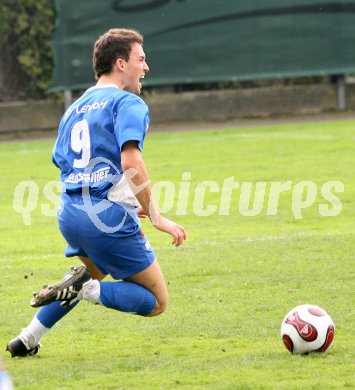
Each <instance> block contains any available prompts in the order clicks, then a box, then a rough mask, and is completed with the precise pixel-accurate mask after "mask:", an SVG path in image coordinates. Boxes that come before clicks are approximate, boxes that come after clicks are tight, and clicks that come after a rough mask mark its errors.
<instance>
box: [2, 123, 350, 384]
mask: <svg viewBox="0 0 355 390" xmlns="http://www.w3.org/2000/svg"><path fill="white" fill-rule="evenodd" d="M52 146H53V140H36V141H21V142H5V143H1V144H0V166H1V175H2V186H1V192H0V197H1V203H0V212H1V221H0V234H1V236H0V238H1V247H0V270H1V281H0V291H1V306H0V316H1V317H0V318H1V322H0V345H1V348H2V351H4V349H5V346H6V343H7V341H8V340H9V339H11V338H13V337H14V336H16V335H17V334H18V332H19V331H20V328H21V327H25V326H26V325H27V324H28V322H29V321H30V320H31V318H32V316H33V315H34V313H35V310H34V309H32V308H31V307H30V306H29V300H30V298H31V294H32V291H35V290H38V288H39V287H41V286H42V284H43V283H44V282H51V281H56V280H57V279H58V278H60V277H61V276H62V275H63V274H64V273H65V272H66V270H67V269H68V267H69V266H71V265H73V264H75V262H74V263H73V260H70V259H66V258H64V256H63V254H62V253H63V249H64V241H63V239H62V237H61V235H60V233H59V231H58V229H57V224H56V218H55V217H48V216H44V215H43V213H42V212H41V205H44V204H48V205H49V206H50V207H53V205H52V204H51V202H49V201H48V200H47V199H46V198H45V196H44V195H43V188H44V186H45V184H46V183H47V182H48V181H52V180H57V178H58V172H57V170H56V168H55V167H54V166H53V165H52V164H51V149H52ZM144 157H145V160H146V163H147V165H148V167H149V170H150V174H151V178H152V183H153V184H154V183H157V182H158V181H172V182H173V183H174V184H175V188H176V191H175V203H174V206H173V207H172V208H171V210H170V211H169V212H168V213H167V215H168V216H169V217H171V218H172V219H175V220H176V221H178V222H181V223H182V224H183V225H184V226H185V227H186V229H187V231H188V234H189V236H188V240H187V241H186V243H185V244H184V245H183V246H182V247H181V248H177V249H176V248H174V247H172V246H171V245H170V238H169V237H168V236H166V235H164V234H162V233H160V232H158V231H156V230H154V229H153V228H152V227H151V226H150V225H149V222H148V221H143V228H144V231H145V233H146V234H147V235H148V237H149V239H150V242H151V243H152V245H153V247H154V248H155V252H156V254H157V256H158V258H159V260H160V263H161V266H162V268H163V271H164V273H165V275H166V279H167V282H168V284H169V291H170V306H169V308H168V310H167V311H166V312H165V313H164V314H163V315H162V316H160V317H156V318H151V319H146V318H141V317H135V316H132V315H128V314H122V313H119V312H115V311H112V310H108V309H105V308H104V307H99V306H93V305H90V304H89V303H87V302H83V303H81V304H80V305H79V306H78V307H77V308H76V309H75V310H73V311H72V312H71V313H70V314H69V315H68V316H67V317H66V318H64V319H63V320H62V321H61V323H59V324H57V325H56V326H55V328H54V329H53V330H52V331H51V332H49V333H48V335H47V336H46V337H45V338H44V339H43V342H42V344H43V348H42V349H41V350H40V352H39V354H38V355H36V356H34V357H32V358H26V359H19V358H16V359H11V358H10V357H9V354H5V353H4V352H2V353H1V354H2V356H3V360H4V364H5V366H6V368H7V370H8V371H9V373H10V374H11V375H12V379H13V382H14V385H15V388H16V389H18V390H19V389H46V390H49V389H56V390H57V389H80V390H82V389H92V388H97V389H344V388H349V389H350V388H354V386H355V380H354V325H355V324H354V310H353V303H354V302H353V296H354V295H353V294H354V248H355V247H354V227H355V182H354V165H355V120H347V121H334V122H328V123H320V122H316V123H306V124H290V125H277V126H263V127H258V128H247V129H223V130H215V131H191V132H177V133H152V134H150V135H149V136H148V138H147V139H146V143H145V150H144ZM183 172H191V180H190V192H189V193H188V194H187V193H186V191H185V198H183V200H184V201H185V202H187V213H186V215H179V216H176V209H177V198H178V192H179V188H180V182H181V180H182V179H181V178H182V174H183ZM232 176H234V180H235V181H236V182H240V183H242V182H252V183H254V184H255V183H256V182H266V194H268V193H269V192H268V191H269V188H270V185H271V182H274V181H277V182H288V181H290V182H291V189H290V190H289V191H285V192H283V193H282V194H281V195H280V200H279V203H278V209H277V213H276V215H268V213H267V207H266V206H267V202H266V203H265V204H264V207H263V208H262V210H261V211H260V213H259V214H258V215H256V216H245V215H244V214H243V207H241V208H240V204H241V202H240V189H235V190H233V192H232V197H231V202H230V209H229V215H219V213H218V210H219V208H220V207H221V203H222V206H223V199H222V201H221V188H222V185H223V182H224V180H225V179H226V178H229V177H232ZM21 181H33V182H35V183H37V185H38V188H39V198H38V203H37V207H36V208H35V210H34V211H33V212H32V213H31V215H30V217H31V225H29V226H27V225H25V224H24V222H23V219H22V216H21V214H19V213H17V212H15V211H14V208H13V197H14V190H15V188H16V186H17V185H18V183H20V182H21ZM185 181H186V180H185ZM204 181H213V182H216V183H217V185H218V186H219V191H216V192H210V191H207V192H206V197H205V200H204V204H203V205H204V207H207V206H208V205H212V206H213V205H216V206H217V211H216V212H215V213H212V215H210V216H206V217H202V216H198V215H196V207H195V206H194V199H195V195H194V191H195V188H196V186H197V185H198V184H199V183H201V182H204ZM305 181H309V182H314V183H315V186H316V190H317V193H316V199H315V201H314V202H313V204H312V205H310V206H309V207H307V208H305V209H304V210H303V211H302V217H303V218H302V219H296V218H295V216H294V212H293V209H292V196H293V189H294V188H295V187H296V185H297V183H300V182H305ZM329 181H337V182H341V183H343V185H344V192H339V193H336V194H335V195H336V196H337V197H338V198H339V199H340V201H338V203H337V204H338V206H339V202H340V203H341V206H342V209H341V212H340V213H339V214H338V215H337V216H333V217H331V216H321V215H320V212H319V206H320V205H322V204H323V205H324V204H325V205H328V206H329V207H330V206H331V205H330V203H329V201H327V200H326V199H325V198H324V196H323V194H322V186H323V184H324V183H326V182H329ZM303 195H304V196H306V193H304V194H303ZM26 199H27V198H25V203H26ZM266 199H267V197H266ZM163 200H164V199H163V197H162V198H161V201H163ZM194 207H195V208H194ZM194 210H195V211H194ZM302 303H312V304H315V305H319V306H321V307H323V308H324V309H325V310H326V311H328V313H329V314H330V315H331V316H332V318H333V320H334V322H335V325H336V335H335V341H334V344H333V345H332V347H331V349H330V350H329V351H328V352H327V353H325V354H311V355H309V356H293V355H291V354H290V353H289V352H288V351H287V350H286V349H285V347H284V346H283V344H282V341H281V339H280V335H279V332H280V325H281V321H282V319H283V317H284V315H285V314H286V313H287V312H288V311H289V310H290V309H291V308H293V307H294V306H296V305H298V304H302Z"/></svg>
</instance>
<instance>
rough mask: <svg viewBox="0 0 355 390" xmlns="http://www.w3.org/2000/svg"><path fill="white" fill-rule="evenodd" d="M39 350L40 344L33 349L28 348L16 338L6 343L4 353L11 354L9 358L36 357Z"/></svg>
mask: <svg viewBox="0 0 355 390" xmlns="http://www.w3.org/2000/svg"><path fill="white" fill-rule="evenodd" d="M40 348H41V344H37V345H36V346H35V347H34V348H30V347H29V346H28V345H26V343H25V342H24V341H23V340H22V339H21V338H20V337H19V336H17V337H16V338H14V339H12V340H11V341H9V342H8V344H7V346H6V351H8V352H10V353H11V357H12V358H13V357H16V356H20V357H26V356H33V355H36V353H37V352H38V350H39V349H40Z"/></svg>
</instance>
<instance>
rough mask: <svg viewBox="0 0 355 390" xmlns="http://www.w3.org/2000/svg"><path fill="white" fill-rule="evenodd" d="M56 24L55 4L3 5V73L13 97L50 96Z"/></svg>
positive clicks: (26, 0) (18, 0)
mask: <svg viewBox="0 0 355 390" xmlns="http://www.w3.org/2000/svg"><path fill="white" fill-rule="evenodd" d="M54 23H55V10H54V3H53V1H52V0H2V1H1V5H0V37H1V42H0V49H1V52H2V57H3V58H2V62H3V63H2V70H3V73H4V76H5V77H4V80H5V84H6V85H5V88H4V89H5V91H6V90H9V94H10V95H11V94H13V95H15V97H23V98H35V99H36V98H44V97H46V96H48V93H49V92H48V90H49V87H50V82H51V77H52V70H53V58H52V51H51V37H52V34H53V30H54ZM16 95H17V96H16ZM3 100H6V97H5V98H4V97H3Z"/></svg>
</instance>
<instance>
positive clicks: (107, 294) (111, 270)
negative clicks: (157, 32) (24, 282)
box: [7, 29, 186, 357]
mask: <svg viewBox="0 0 355 390" xmlns="http://www.w3.org/2000/svg"><path fill="white" fill-rule="evenodd" d="M142 45H143V37H142V36H141V34H140V33H138V32H137V31H135V30H128V29H111V30H109V31H107V32H106V33H105V34H103V35H102V36H100V37H99V38H98V40H97V41H96V43H95V46H94V53H93V66H94V70H95V73H96V79H97V84H96V85H95V86H93V87H91V88H89V89H88V90H87V91H86V92H85V93H84V94H83V95H82V96H81V97H80V98H79V99H78V100H77V101H76V102H74V103H73V104H72V105H71V106H70V107H69V108H68V109H67V111H66V112H65V113H64V115H63V118H62V119H61V122H60V124H59V129H58V137H57V140H56V143H55V146H54V149H53V162H54V164H55V165H56V166H57V167H58V168H59V169H60V173H61V181H62V182H63V191H62V196H61V206H60V209H59V211H58V223H59V228H60V231H61V233H62V234H63V236H64V238H65V239H66V241H67V247H66V249H65V255H66V256H67V257H72V256H78V257H79V258H80V260H81V261H82V263H83V265H81V266H76V267H72V269H71V270H70V271H69V272H68V273H67V274H66V275H65V276H64V278H63V279H62V280H61V281H60V282H58V283H56V284H53V285H51V286H47V285H44V286H43V289H42V290H41V291H39V292H38V293H34V297H33V298H32V301H31V305H32V306H33V307H40V306H41V308H40V309H39V311H38V312H37V313H36V315H35V316H34V318H33V319H32V321H31V323H30V324H29V325H28V326H27V327H26V328H25V329H23V330H22V331H21V333H20V334H19V335H18V336H17V337H16V338H14V339H13V340H11V341H10V342H9V343H8V345H7V350H8V351H9V352H10V353H11V355H12V357H14V356H28V355H34V354H36V353H37V352H38V349H39V347H40V340H41V338H42V337H43V336H44V335H45V334H46V333H47V331H48V330H49V329H51V328H52V327H53V326H54V324H56V323H57V322H58V321H59V320H60V319H61V318H62V317H63V316H65V315H66V314H67V313H68V312H69V311H70V310H72V309H73V308H74V307H75V306H76V304H77V303H78V302H79V301H80V300H87V301H89V302H92V303H95V304H102V305H104V306H106V307H108V308H112V309H115V310H119V311H122V312H130V313H134V314H137V315H141V316H157V315H159V314H161V313H162V312H163V311H164V310H165V308H166V306H167V303H168V292H167V288H166V283H165V280H164V276H163V274H162V271H161V269H160V267H159V264H158V261H157V259H156V257H155V254H154V251H153V249H152V248H151V246H150V244H149V242H148V240H147V238H146V237H145V236H144V234H143V232H142V230H141V228H140V224H139V222H138V219H137V217H143V218H144V217H148V218H149V219H150V220H151V222H152V224H153V226H154V227H155V228H157V229H158V230H160V231H162V232H165V233H168V234H169V235H170V236H171V238H172V244H173V245H175V246H176V247H178V246H180V245H181V244H182V243H183V241H184V240H185V239H186V232H185V229H184V227H183V226H180V225H178V224H176V223H175V222H173V221H171V220H168V219H167V218H164V217H163V216H162V215H160V213H159V210H158V208H157V206H156V205H155V203H154V200H153V198H152V194H151V187H150V184H149V176H148V171H147V168H146V165H145V163H144V161H143V158H142V149H143V142H144V138H145V135H146V132H147V129H148V125H149V111H148V107H147V106H146V104H145V103H144V102H143V100H142V99H141V98H140V97H138V96H137V95H139V94H140V92H141V88H142V85H141V83H140V79H141V78H143V77H144V76H145V74H146V73H147V72H148V71H149V67H148V65H147V62H146V57H145V53H144V50H143V46H142ZM108 274H109V275H111V276H112V277H113V279H114V280H115V281H113V282H109V281H107V282H106V281H102V280H103V279H104V277H105V276H106V275H108Z"/></svg>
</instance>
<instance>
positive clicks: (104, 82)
mask: <svg viewBox="0 0 355 390" xmlns="http://www.w3.org/2000/svg"><path fill="white" fill-rule="evenodd" d="M107 84H114V85H116V86H117V87H118V88H119V89H123V86H122V85H121V83H120V82H119V80H117V78H115V77H111V76H108V75H102V76H101V77H100V78H99V79H98V80H97V83H96V85H99V86H104V85H107Z"/></svg>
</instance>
